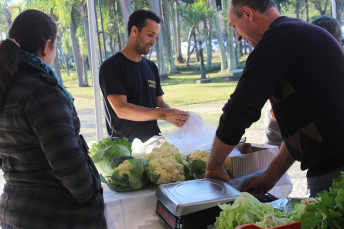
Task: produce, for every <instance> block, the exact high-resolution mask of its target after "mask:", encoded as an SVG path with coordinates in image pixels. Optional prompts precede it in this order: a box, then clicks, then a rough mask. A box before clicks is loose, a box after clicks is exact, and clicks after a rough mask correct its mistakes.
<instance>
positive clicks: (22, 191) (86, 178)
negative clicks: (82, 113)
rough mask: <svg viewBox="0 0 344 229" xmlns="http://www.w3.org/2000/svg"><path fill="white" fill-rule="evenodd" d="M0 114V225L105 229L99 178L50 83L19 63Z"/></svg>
mask: <svg viewBox="0 0 344 229" xmlns="http://www.w3.org/2000/svg"><path fill="white" fill-rule="evenodd" d="M19 69H20V71H19V73H18V74H17V76H16V78H15V79H14V81H13V82H12V84H11V86H10V88H9V91H8V93H7V98H6V101H5V107H4V109H3V112H2V113H1V114H0V133H1V134H0V158H1V160H2V170H3V172H4V178H5V180H6V184H5V186H4V192H3V194H2V195H1V200H0V221H1V222H4V223H6V224H9V225H12V226H14V227H15V228H29V229H40V228H42V229H53V228H54V229H55V228H56V229H67V228H71V229H78V228H82V229H87V228H89V229H97V228H101V229H103V228H106V221H105V217H104V200H103V195H102V189H101V184H100V180H99V174H98V172H97V170H96V168H95V167H94V164H93V162H92V161H91V159H90V158H89V156H88V155H87V152H88V150H87V145H86V144H85V142H84V141H83V138H82V137H80V135H79V131H80V122H79V118H78V116H77V114H76V111H75V109H74V108H73V107H72V106H71V104H70V102H69V101H68V100H67V97H66V96H65V94H63V92H62V90H61V89H60V88H59V87H57V80H56V78H54V77H52V76H50V75H48V74H46V73H45V72H44V71H43V70H42V69H41V68H40V67H38V66H36V65H34V64H32V63H31V62H30V61H29V60H27V59H26V58H25V57H21V62H20V64H19Z"/></svg>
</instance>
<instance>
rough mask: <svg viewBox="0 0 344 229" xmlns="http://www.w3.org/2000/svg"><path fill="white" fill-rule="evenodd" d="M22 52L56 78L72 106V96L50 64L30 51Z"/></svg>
mask: <svg viewBox="0 0 344 229" xmlns="http://www.w3.org/2000/svg"><path fill="white" fill-rule="evenodd" d="M23 52H24V54H25V55H26V56H27V57H28V58H29V59H30V60H31V61H32V62H33V63H35V64H37V65H38V66H40V67H41V68H43V69H44V70H45V71H46V72H47V73H48V74H49V75H51V76H52V77H55V78H56V79H57V82H58V85H59V87H60V88H61V89H62V91H63V93H64V94H65V95H66V96H67V99H68V100H69V102H70V104H71V105H72V107H74V99H73V98H72V95H71V94H70V93H69V91H67V89H66V88H65V87H64V85H63V83H62V80H61V79H60V77H59V76H58V75H57V74H56V73H55V71H54V70H53V69H52V68H51V66H49V65H47V64H45V63H44V62H43V61H42V60H41V59H40V58H39V57H38V56H36V55H35V54H32V53H28V52H26V51H24V50H23Z"/></svg>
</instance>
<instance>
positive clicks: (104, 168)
mask: <svg viewBox="0 0 344 229" xmlns="http://www.w3.org/2000/svg"><path fill="white" fill-rule="evenodd" d="M123 156H125V157H128V156H130V151H129V150H128V148H127V147H125V146H123V145H110V146H107V147H105V148H104V149H101V150H100V151H98V152H97V153H95V154H94V155H93V156H92V157H91V159H92V160H93V162H94V164H95V165H96V167H97V169H98V170H99V173H102V174H104V175H106V176H111V174H112V172H113V169H115V168H116V167H117V166H118V163H116V162H117V160H118V159H119V158H118V157H123ZM123 161H124V160H122V162H123Z"/></svg>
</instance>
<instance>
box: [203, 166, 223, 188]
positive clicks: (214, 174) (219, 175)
mask: <svg viewBox="0 0 344 229" xmlns="http://www.w3.org/2000/svg"><path fill="white" fill-rule="evenodd" d="M204 177H205V178H216V179H220V180H223V181H224V182H226V183H228V184H229V176H228V174H227V172H226V170H224V169H223V168H222V169H217V170H212V169H207V171H206V172H205V175H204Z"/></svg>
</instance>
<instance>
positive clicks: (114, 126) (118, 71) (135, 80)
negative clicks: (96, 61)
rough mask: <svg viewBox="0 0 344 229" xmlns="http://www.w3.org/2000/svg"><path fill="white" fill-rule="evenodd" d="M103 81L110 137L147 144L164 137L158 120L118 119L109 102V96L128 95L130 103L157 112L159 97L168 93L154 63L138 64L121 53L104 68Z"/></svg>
mask: <svg viewBox="0 0 344 229" xmlns="http://www.w3.org/2000/svg"><path fill="white" fill-rule="evenodd" d="M99 81H100V87H101V90H102V93H103V100H104V107H105V118H106V128H107V132H108V135H109V137H111V138H123V137H127V138H128V139H129V141H133V140H134V138H139V139H140V140H141V141H142V142H145V141H147V140H148V139H149V138H151V137H152V136H153V135H158V134H159V133H160V130H159V128H158V124H157V120H153V121H144V122H136V121H129V120H125V119H120V118H118V116H117V114H116V113H115V112H114V110H113V108H112V107H111V105H110V103H109V101H108V100H107V98H106V97H107V96H108V95H125V96H127V102H128V103H132V104H135V105H138V106H142V107H147V108H156V107H157V103H156V97H158V96H161V95H163V94H164V93H163V91H162V89H161V85H160V77H159V72H158V68H157V66H156V65H155V64H154V63H153V62H152V61H150V60H147V59H146V58H144V57H142V60H141V61H140V62H134V61H131V60H129V59H128V58H127V57H125V56H124V55H123V54H122V53H121V52H118V53H116V54H115V55H113V56H112V57H110V58H109V59H107V60H106V61H104V63H103V64H102V66H101V67H100V73H99Z"/></svg>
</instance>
